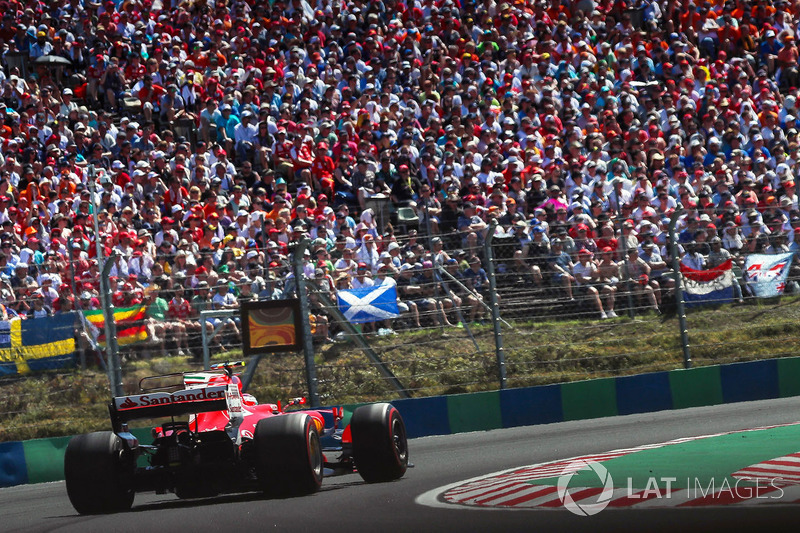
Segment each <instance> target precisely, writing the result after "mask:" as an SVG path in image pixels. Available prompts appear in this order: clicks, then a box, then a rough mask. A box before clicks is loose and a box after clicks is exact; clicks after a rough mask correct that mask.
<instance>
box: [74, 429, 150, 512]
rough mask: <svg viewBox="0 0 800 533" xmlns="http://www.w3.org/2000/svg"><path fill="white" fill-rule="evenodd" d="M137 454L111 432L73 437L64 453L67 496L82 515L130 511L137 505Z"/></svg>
mask: <svg viewBox="0 0 800 533" xmlns="http://www.w3.org/2000/svg"><path fill="white" fill-rule="evenodd" d="M134 468H135V464H134V460H133V455H132V454H130V453H126V450H125V443H124V441H123V440H122V439H121V438H119V437H118V436H117V435H115V434H114V433H112V432H111V431H98V432H95V433H88V434H85V435H78V436H76V437H73V438H72V440H70V441H69V444H68V445H67V450H66V452H65V454H64V477H65V479H66V482H67V495H68V496H69V501H70V502H71V503H72V506H73V507H75V510H76V511H78V512H79V513H80V514H100V513H115V512H119V511H127V510H128V509H130V508H131V505H133V497H134V494H135V492H134V488H133V473H134Z"/></svg>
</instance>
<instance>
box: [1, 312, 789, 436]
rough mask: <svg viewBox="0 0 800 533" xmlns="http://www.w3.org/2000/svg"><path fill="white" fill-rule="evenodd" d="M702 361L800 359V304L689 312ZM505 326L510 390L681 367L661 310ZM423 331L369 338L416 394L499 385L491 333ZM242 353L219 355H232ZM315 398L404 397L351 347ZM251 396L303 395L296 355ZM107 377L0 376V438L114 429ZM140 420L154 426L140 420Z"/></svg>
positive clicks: (134, 377)
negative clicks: (657, 313) (631, 316)
mask: <svg viewBox="0 0 800 533" xmlns="http://www.w3.org/2000/svg"><path fill="white" fill-rule="evenodd" d="M687 323H688V331H689V340H690V350H691V355H692V359H693V364H694V365H695V366H701V365H709V364H718V363H728V362H733V361H745V360H751V359H763V358H772V357H783V356H791V355H796V354H797V352H798V347H800V299H797V298H793V299H792V298H783V299H782V300H781V301H780V302H768V303H766V304H764V303H762V304H757V305H746V306H741V307H731V306H725V307H721V308H719V309H706V310H700V311H692V312H690V313H689V314H688V319H687ZM513 325H514V328H513V329H509V328H503V337H502V339H503V346H504V352H505V359H506V362H507V376H508V385H509V386H510V387H523V386H531V385H543V384H548V383H559V382H567V381H576V380H583V379H592V378H598V377H606V376H616V375H625V374H634V373H643V372H652V371H659V370H668V369H673V368H681V367H682V366H683V354H682V350H681V345H680V332H679V328H678V321H677V319H675V318H672V319H669V320H662V319H661V318H660V317H657V316H655V315H652V314H650V315H644V316H639V317H637V318H636V319H634V320H631V319H629V318H627V317H623V318H619V319H614V320H606V321H597V320H551V321H537V322H531V321H524V320H520V321H516V322H514V324H513ZM473 333H474V336H475V341H476V342H477V345H478V347H477V349H476V347H475V345H474V344H473V342H472V341H471V340H470V338H469V337H468V336H467V333H466V331H465V330H460V329H448V330H445V331H442V330H439V329H426V330H422V331H413V332H406V333H401V334H400V335H397V336H390V337H372V338H370V345H371V346H372V347H373V349H374V350H375V352H376V353H377V354H378V355H379V357H380V358H381V359H382V360H383V361H385V362H386V363H387V365H388V367H389V368H390V369H391V370H392V372H394V374H395V375H396V376H397V377H398V379H399V380H400V382H401V383H403V384H404V385H405V387H406V388H407V389H408V390H409V391H411V394H412V396H415V397H420V396H431V395H438V394H454V393H463V392H476V391H484V390H496V389H497V388H499V381H498V375H497V374H498V373H497V365H496V353H495V343H494V335H493V329H492V327H491V326H488V325H487V326H479V327H476V328H474V329H473ZM239 357H241V354H240V353H236V352H229V353H228V354H225V355H224V356H222V355H219V356H215V357H214V358H213V359H214V360H216V361H221V360H234V359H237V358H239ZM316 363H317V375H318V379H319V393H320V397H321V400H322V402H323V403H324V404H328V405H332V404H342V403H354V402H364V401H377V400H387V399H393V398H397V397H398V394H397V393H396V391H394V390H393V388H392V387H391V386H390V383H389V382H388V381H387V380H386V379H384V378H383V377H382V376H381V374H380V373H379V372H378V371H377V369H376V368H375V366H374V365H373V364H372V363H371V362H370V360H369V359H368V358H367V357H366V355H365V354H364V353H363V352H362V351H361V350H359V349H357V348H354V347H353V345H352V344H349V343H342V344H334V345H326V346H322V347H319V348H318V351H317V353H316ZM198 369H200V365H199V364H198V363H196V362H193V361H191V360H189V359H188V358H186V357H170V358H161V359H158V358H156V359H151V360H147V361H143V360H139V361H130V362H128V363H126V364H125V366H124V368H123V376H124V387H125V391H126V392H127V393H135V392H136V391H137V386H138V382H139V380H140V379H141V378H143V377H146V376H150V375H155V374H166V373H171V372H181V371H191V370H198ZM249 392H251V393H252V394H253V395H255V396H256V398H258V399H259V400H260V401H262V402H275V401H277V400H281V401H285V400H287V399H289V398H292V397H296V396H302V395H306V394H307V390H306V381H305V370H304V365H303V358H302V356H301V355H300V354H286V355H275V356H265V357H264V358H263V360H262V362H261V364H260V366H259V367H258V371H257V373H256V375H255V378H254V380H253V383H252V385H251V387H250V390H249ZM108 399H109V392H108V380H107V376H106V374H104V373H102V372H99V371H97V370H87V371H75V372H72V373H66V374H65V373H63V371H59V372H53V373H43V374H37V375H32V376H25V377H20V378H17V379H10V380H6V381H3V382H2V383H0V442H2V441H9V440H24V439H31V438H38V437H52V436H60V435H74V434H77V433H83V432H88V431H95V430H98V429H106V428H108V427H109V422H108V412H107V408H106V403H107V401H108ZM142 425H147V422H145V421H143V422H142Z"/></svg>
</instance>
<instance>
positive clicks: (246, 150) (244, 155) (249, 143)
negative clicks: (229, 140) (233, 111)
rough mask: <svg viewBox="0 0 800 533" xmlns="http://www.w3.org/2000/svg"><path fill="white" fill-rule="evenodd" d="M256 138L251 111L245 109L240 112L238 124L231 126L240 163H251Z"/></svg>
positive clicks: (256, 132) (255, 125) (255, 126)
mask: <svg viewBox="0 0 800 533" xmlns="http://www.w3.org/2000/svg"><path fill="white" fill-rule="evenodd" d="M257 138H258V125H257V124H256V123H255V120H254V119H253V112H252V111H250V110H249V109H245V110H244V111H243V112H242V115H241V117H240V122H239V124H236V125H235V126H234V128H233V141H234V148H235V149H236V157H237V159H238V162H239V164H240V165H241V164H243V163H244V162H245V161H248V162H250V163H251V164H252V163H253V158H254V154H255V152H254V149H255V145H256V140H257Z"/></svg>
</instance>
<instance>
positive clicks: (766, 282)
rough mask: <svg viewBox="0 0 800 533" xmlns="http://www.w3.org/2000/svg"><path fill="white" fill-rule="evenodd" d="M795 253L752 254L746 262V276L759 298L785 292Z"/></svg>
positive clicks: (748, 284)
mask: <svg viewBox="0 0 800 533" xmlns="http://www.w3.org/2000/svg"><path fill="white" fill-rule="evenodd" d="M793 255H794V254H792V253H791V252H790V253H786V254H777V255H766V254H752V255H748V256H747V260H746V261H745V263H744V276H745V280H746V281H747V286H748V287H749V288H750V291H751V292H752V293H753V295H755V296H756V297H758V298H770V297H772V296H778V295H781V294H783V289H784V288H785V287H786V277H787V276H788V275H789V267H791V266H792V256H793Z"/></svg>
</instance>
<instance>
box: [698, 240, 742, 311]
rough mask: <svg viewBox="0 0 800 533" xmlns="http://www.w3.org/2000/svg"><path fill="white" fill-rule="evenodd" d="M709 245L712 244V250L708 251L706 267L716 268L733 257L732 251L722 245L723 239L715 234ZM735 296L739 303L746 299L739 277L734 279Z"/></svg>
mask: <svg viewBox="0 0 800 533" xmlns="http://www.w3.org/2000/svg"><path fill="white" fill-rule="evenodd" d="M709 245H710V246H711V251H710V252H709V253H708V261H707V263H706V268H708V269H712V268H716V267H718V266H719V265H721V264H723V263H725V262H726V261H728V260H729V259H733V256H732V255H731V253H730V252H729V251H728V250H726V249H725V248H723V247H722V239H721V238H719V237H717V236H714V237H712V238H711V240H710V241H709ZM733 297H734V299H735V300H736V302H737V303H743V302H744V300H743V298H742V286H741V285H739V280H738V277H737V278H735V279H734V281H733Z"/></svg>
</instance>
